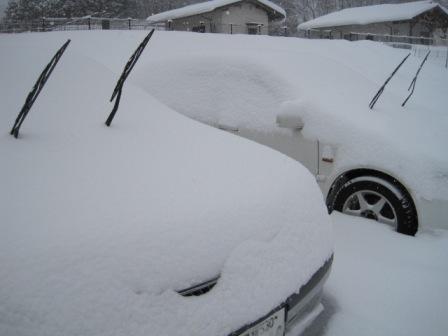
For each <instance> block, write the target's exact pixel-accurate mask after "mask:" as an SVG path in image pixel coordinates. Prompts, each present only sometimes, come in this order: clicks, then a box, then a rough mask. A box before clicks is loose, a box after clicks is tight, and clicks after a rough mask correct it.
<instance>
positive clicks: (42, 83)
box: [10, 40, 71, 139]
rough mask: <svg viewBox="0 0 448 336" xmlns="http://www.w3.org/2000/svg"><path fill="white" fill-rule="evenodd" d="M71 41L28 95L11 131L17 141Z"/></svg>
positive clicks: (53, 59) (57, 54) (52, 60)
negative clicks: (28, 116)
mask: <svg viewBox="0 0 448 336" xmlns="http://www.w3.org/2000/svg"><path fill="white" fill-rule="evenodd" d="M70 42H71V41H70V40H67V42H65V43H64V45H63V46H62V47H61V48H59V50H58V51H57V52H56V54H55V55H54V56H53V58H52V59H51V61H50V63H48V64H47V66H46V67H45V69H44V70H43V71H42V73H41V74H40V76H39V78H38V79H37V81H36V83H35V84H34V86H33V89H32V90H31V92H30V93H29V94H28V96H27V98H26V100H25V104H24V105H23V107H22V109H21V110H20V112H19V115H18V116H17V118H16V120H15V122H14V125H13V127H12V129H11V132H10V134H11V135H13V136H14V137H15V138H16V139H17V138H18V136H19V130H20V127H21V126H22V124H23V121H24V120H25V118H26V116H27V115H28V113H29V112H30V110H31V107H32V106H33V104H34V102H35V101H36V99H37V97H38V96H39V94H40V92H41V91H42V89H43V88H44V86H45V83H46V82H47V80H48V78H50V76H51V73H52V72H53V70H54V68H55V67H56V65H57V64H58V62H59V60H60V59H61V57H62V55H63V54H64V52H65V50H66V49H67V47H68V45H69V44H70Z"/></svg>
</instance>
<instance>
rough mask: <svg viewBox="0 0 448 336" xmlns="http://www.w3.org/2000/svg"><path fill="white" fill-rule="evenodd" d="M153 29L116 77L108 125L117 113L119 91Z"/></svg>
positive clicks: (119, 97)
mask: <svg viewBox="0 0 448 336" xmlns="http://www.w3.org/2000/svg"><path fill="white" fill-rule="evenodd" d="M154 31H155V29H153V30H151V32H150V33H149V34H148V35H147V36H146V37H145V39H144V40H143V41H142V43H140V45H139V46H138V48H137V49H136V50H135V52H134V53H133V54H132V56H131V58H130V59H129V61H128V62H127V63H126V66H125V67H124V70H123V72H122V73H121V76H120V78H119V79H118V82H117V85H116V86H115V89H114V92H113V93H112V97H111V98H110V101H111V102H112V101H113V100H114V99H115V105H114V108H113V109H112V112H111V113H110V115H109V117H108V118H107V120H106V125H107V126H108V127H109V126H110V125H111V123H112V120H114V117H115V114H116V113H117V110H118V106H119V105H120V99H121V92H122V90H123V85H124V82H125V81H126V79H127V78H128V76H129V74H130V73H131V71H132V69H133V68H134V66H135V64H136V63H137V61H138V59H139V58H140V56H141V54H142V53H143V50H145V47H146V45H147V44H148V42H149V40H150V39H151V37H152V35H153V34H154Z"/></svg>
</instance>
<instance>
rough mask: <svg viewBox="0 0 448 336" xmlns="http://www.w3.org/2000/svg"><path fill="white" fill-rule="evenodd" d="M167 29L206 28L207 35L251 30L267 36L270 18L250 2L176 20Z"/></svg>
mask: <svg viewBox="0 0 448 336" xmlns="http://www.w3.org/2000/svg"><path fill="white" fill-rule="evenodd" d="M248 24H249V25H248ZM165 25H166V28H167V29H171V30H178V31H194V30H197V29H198V28H199V27H201V26H205V27H204V28H203V29H205V32H206V33H224V34H230V33H232V34H248V33H249V28H252V30H253V31H254V30H255V31H256V32H257V33H259V34H262V35H267V34H268V31H269V18H268V14H267V12H266V10H264V9H263V8H261V7H260V6H258V5H256V4H255V3H253V2H250V1H247V2H246V1H244V2H240V3H237V4H233V5H230V6H227V7H223V8H219V9H217V10H215V11H213V12H210V13H206V14H201V15H194V16H190V17H186V18H181V19H176V20H173V21H171V22H166V23H165Z"/></svg>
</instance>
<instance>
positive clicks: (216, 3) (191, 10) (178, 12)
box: [147, 0, 286, 22]
mask: <svg viewBox="0 0 448 336" xmlns="http://www.w3.org/2000/svg"><path fill="white" fill-rule="evenodd" d="M241 1H242V0H210V1H206V2H201V3H198V4H193V5H189V6H185V7H181V8H177V9H173V10H170V11H166V12H162V13H158V14H155V15H152V16H150V17H148V19H147V20H148V21H151V22H162V21H167V20H174V19H179V18H183V17H188V16H192V15H198V14H203V13H208V12H212V11H214V10H215V9H217V8H220V7H224V6H228V5H232V4H234V3H237V2H241ZM254 1H255V2H258V3H259V4H261V5H263V6H265V7H267V8H269V9H271V10H273V11H274V12H276V13H278V14H280V15H281V16H283V17H286V12H285V10H284V9H283V8H281V7H280V6H278V5H276V4H274V3H273V2H271V1H269V0H254Z"/></svg>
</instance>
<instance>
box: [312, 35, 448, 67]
mask: <svg viewBox="0 0 448 336" xmlns="http://www.w3.org/2000/svg"><path fill="white" fill-rule="evenodd" d="M305 37H307V38H310V39H345V40H349V41H360V40H370V41H377V42H382V43H385V44H387V45H390V46H391V47H394V48H402V49H408V50H410V51H411V52H412V53H413V55H415V56H417V57H421V58H423V57H425V56H426V54H427V52H428V51H431V54H430V56H429V60H430V61H431V62H432V63H437V64H440V65H443V66H445V68H448V39H442V38H437V39H434V38H429V37H416V36H402V35H381V34H371V33H355V32H351V33H344V34H342V33H340V32H339V31H338V32H335V31H332V30H318V29H310V30H307V31H306V32H305Z"/></svg>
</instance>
